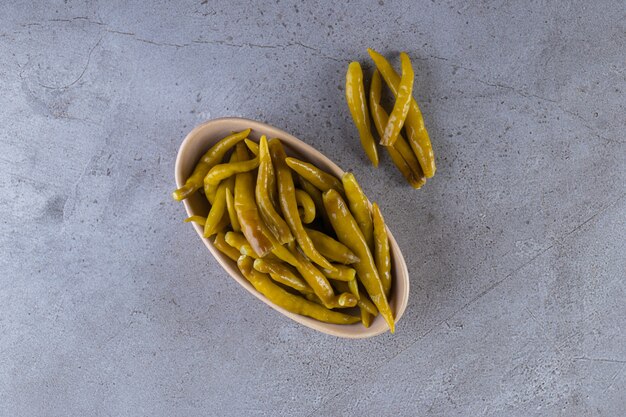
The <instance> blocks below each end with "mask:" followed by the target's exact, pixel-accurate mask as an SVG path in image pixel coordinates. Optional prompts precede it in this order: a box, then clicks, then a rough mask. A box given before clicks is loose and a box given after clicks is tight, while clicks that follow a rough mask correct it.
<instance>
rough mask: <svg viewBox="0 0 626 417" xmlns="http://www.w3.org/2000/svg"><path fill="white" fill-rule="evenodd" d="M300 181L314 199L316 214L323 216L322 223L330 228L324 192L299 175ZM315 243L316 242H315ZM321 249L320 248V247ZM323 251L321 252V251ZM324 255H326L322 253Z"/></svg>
mask: <svg viewBox="0 0 626 417" xmlns="http://www.w3.org/2000/svg"><path fill="white" fill-rule="evenodd" d="M298 182H299V183H300V187H302V189H303V190H304V191H306V192H307V194H308V195H309V196H310V197H311V198H312V199H313V203H315V216H316V217H318V218H319V217H321V219H322V224H323V226H324V228H325V229H330V228H331V225H330V220H328V215H327V214H326V209H325V208H324V201H323V200H322V192H321V191H320V190H319V189H318V188H317V187H315V186H314V185H313V184H311V183H310V182H308V181H307V180H305V179H304V178H302V177H301V176H299V175H298ZM313 243H315V242H313ZM318 251H319V249H318ZM320 253H321V252H320ZM322 255H324V256H326V255H325V254H323V253H322Z"/></svg>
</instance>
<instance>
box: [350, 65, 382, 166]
mask: <svg viewBox="0 0 626 417" xmlns="http://www.w3.org/2000/svg"><path fill="white" fill-rule="evenodd" d="M346 101H347V102H348V108H349V109H350V113H351V114H352V119H353V120H354V124H355V125H356V128H357V129H358V131H359V137H360V139H361V146H362V147H363V150H365V154H366V155H367V157H368V158H369V159H370V161H372V164H374V166H375V167H377V166H378V150H377V149H376V142H375V141H374V137H373V136H372V132H371V131H370V122H369V112H368V111H367V100H366V99H365V87H364V86H363V70H362V69H361V65H360V64H359V63H358V62H351V63H350V65H349V66H348V72H347V73H346Z"/></svg>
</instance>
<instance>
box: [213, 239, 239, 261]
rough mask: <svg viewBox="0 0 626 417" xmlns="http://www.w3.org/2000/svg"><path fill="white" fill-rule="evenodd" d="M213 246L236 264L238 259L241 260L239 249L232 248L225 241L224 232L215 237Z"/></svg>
mask: <svg viewBox="0 0 626 417" xmlns="http://www.w3.org/2000/svg"><path fill="white" fill-rule="evenodd" d="M213 246H215V247H216V248H217V249H218V250H219V251H220V252H222V253H223V254H224V255H226V256H228V257H229V258H230V259H232V260H233V261H235V262H237V259H239V256H240V255H241V253H240V252H239V251H238V250H237V249H235V248H234V247H232V246H230V245H229V244H228V243H227V242H226V240H225V239H224V233H222V232H220V233H218V234H217V235H215V240H214V241H213Z"/></svg>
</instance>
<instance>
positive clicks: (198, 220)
mask: <svg viewBox="0 0 626 417" xmlns="http://www.w3.org/2000/svg"><path fill="white" fill-rule="evenodd" d="M191 222H193V223H197V224H199V225H200V226H202V227H204V225H205V224H206V217H202V216H191V217H187V218H186V219H185V223H191Z"/></svg>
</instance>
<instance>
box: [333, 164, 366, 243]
mask: <svg viewBox="0 0 626 417" xmlns="http://www.w3.org/2000/svg"><path fill="white" fill-rule="evenodd" d="M341 181H342V182H343V187H344V188H345V190H346V198H347V199H348V204H349V205H350V211H351V212H352V215H353V216H354V219H355V220H356V222H357V224H358V225H359V229H361V232H363V236H365V241H366V242H367V247H368V248H371V249H373V248H374V223H373V222H372V213H371V212H370V204H369V201H368V199H367V197H366V196H365V193H364V192H363V190H362V189H361V186H360V185H359V183H358V182H357V181H356V178H355V177H354V174H353V173H351V172H346V173H345V174H343V177H341Z"/></svg>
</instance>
